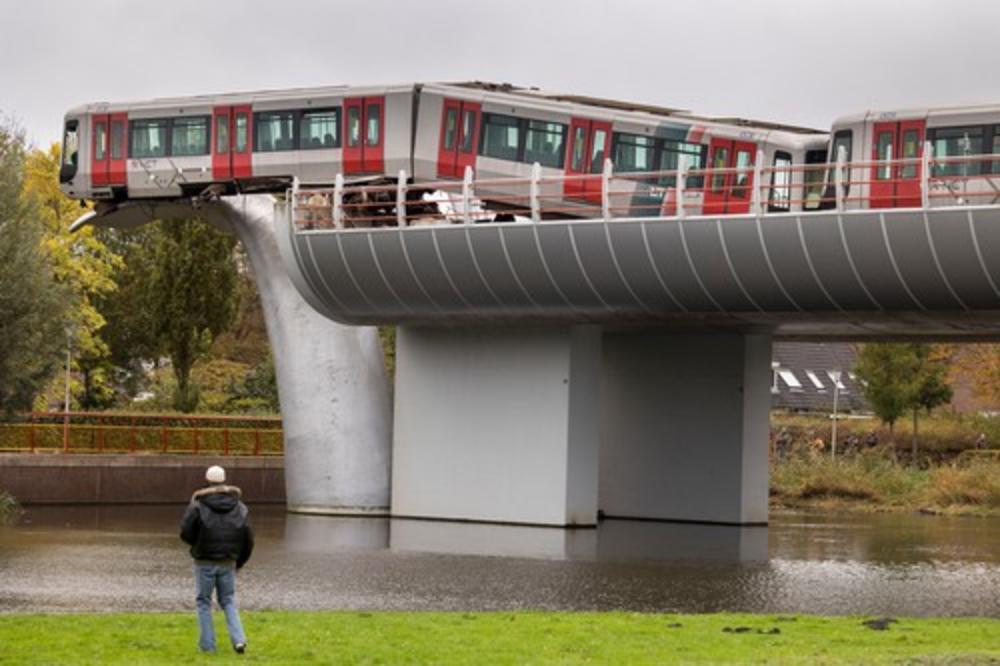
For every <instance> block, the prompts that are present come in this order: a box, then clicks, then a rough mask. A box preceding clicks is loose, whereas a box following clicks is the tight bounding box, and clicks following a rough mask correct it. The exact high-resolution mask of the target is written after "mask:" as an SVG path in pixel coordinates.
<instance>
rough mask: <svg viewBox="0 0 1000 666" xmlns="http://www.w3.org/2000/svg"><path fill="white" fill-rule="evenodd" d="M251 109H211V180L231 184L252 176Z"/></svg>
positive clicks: (231, 107) (247, 107) (223, 107)
mask: <svg viewBox="0 0 1000 666" xmlns="http://www.w3.org/2000/svg"><path fill="white" fill-rule="evenodd" d="M252 132H253V130H252V128H251V123H250V106H249V105H245V106H217V107H215V108H214V109H212V180H234V179H236V178H249V177H250V176H252V175H253V162H252V155H251V147H250V146H251V144H252V142H253V138H252Z"/></svg>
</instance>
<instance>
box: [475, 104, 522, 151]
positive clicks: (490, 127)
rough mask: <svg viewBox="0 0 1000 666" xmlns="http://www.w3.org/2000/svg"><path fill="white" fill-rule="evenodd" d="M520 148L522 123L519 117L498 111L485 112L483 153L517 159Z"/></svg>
mask: <svg viewBox="0 0 1000 666" xmlns="http://www.w3.org/2000/svg"><path fill="white" fill-rule="evenodd" d="M520 148H521V124H520V123H519V122H518V120H517V118H512V117H511V116H501V115H499V114H496V113H486V114H483V139H482V144H481V149H480V153H481V154H482V155H484V156H486V157H495V158H497V159H501V160H514V161H517V159H518V153H519V152H520Z"/></svg>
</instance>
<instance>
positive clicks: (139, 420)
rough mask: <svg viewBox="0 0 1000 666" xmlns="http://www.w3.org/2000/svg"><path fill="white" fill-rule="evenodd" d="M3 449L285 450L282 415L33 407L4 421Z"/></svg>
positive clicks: (225, 452)
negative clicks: (71, 410) (94, 410)
mask: <svg viewBox="0 0 1000 666" xmlns="http://www.w3.org/2000/svg"><path fill="white" fill-rule="evenodd" d="M0 452H31V453H38V452H63V453H128V454H152V453H157V454H187V455H213V456H218V455H221V456H235V455H257V456H266V455H282V453H283V439H282V428H281V418H280V417H273V416H207V415H192V416H184V415H161V414H131V413H121V412H69V413H66V412H30V413H27V414H17V415H14V416H13V417H8V418H6V419H4V420H2V421H0Z"/></svg>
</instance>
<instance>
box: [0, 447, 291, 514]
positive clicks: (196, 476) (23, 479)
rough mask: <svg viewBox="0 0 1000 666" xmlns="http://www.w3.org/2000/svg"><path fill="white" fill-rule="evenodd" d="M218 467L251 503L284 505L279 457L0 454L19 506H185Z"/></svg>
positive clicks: (2, 477) (2, 482) (0, 469)
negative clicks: (211, 469)
mask: <svg viewBox="0 0 1000 666" xmlns="http://www.w3.org/2000/svg"><path fill="white" fill-rule="evenodd" d="M209 465H222V466H223V467H224V468H225V469H226V473H227V481H228V482H229V483H230V484H232V485H235V486H239V487H240V488H241V489H242V490H243V497H244V499H245V500H246V501H248V502H251V503H254V504H263V503H271V502H274V503H284V501H285V473H284V467H283V460H282V459H281V458H280V457H266V458H265V457H256V458H250V457H225V458H216V457H212V456H138V455H73V454H30V453H25V454H20V453H5V454H0V490H6V491H8V492H10V493H11V494H12V495H13V496H14V497H15V498H17V500H18V501H19V502H21V503H22V504H63V503H68V504H91V503H93V504H143V503H171V504H176V503H183V502H187V501H188V500H189V499H190V498H191V492H192V491H193V490H195V489H196V488H200V487H202V486H204V485H205V480H204V479H205V469H206V468H207V467H208V466H209Z"/></svg>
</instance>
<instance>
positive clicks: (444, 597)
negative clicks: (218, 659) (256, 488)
mask: <svg viewBox="0 0 1000 666" xmlns="http://www.w3.org/2000/svg"><path fill="white" fill-rule="evenodd" d="M251 510H252V516H253V523H254V528H255V531H256V534H257V548H256V550H255V552H254V557H253V559H252V560H251V562H250V564H249V565H248V566H247V567H246V568H245V569H244V570H243V571H242V572H241V575H240V595H241V598H242V599H241V602H242V604H243V606H244V607H246V608H250V609H252V608H295V609H319V608H356V609H362V608H364V609H439V610H506V609H519V608H544V609H566V610H569V609H593V610H611V609H623V610H634V611H692V612H709V611H722V610H728V611H752V612H765V613H800V612H809V613H856V614H892V615H985V616H993V617H997V616H1000V520H998V519H995V518H991V519H961V518H939V517H927V516H900V515H894V516H854V517H843V516H836V517H824V516H814V515H784V516H776V517H775V518H774V519H773V521H772V523H771V526H770V527H769V528H735V527H713V526H704V525H681V524H666V523H652V522H634V521H605V522H603V523H601V525H600V526H599V527H598V528H597V529H579V530H562V529H550V528H531V527H509V526H497V525H479V524H457V523H445V522H431V521H420V520H404V519H393V520H389V519H385V518H335V517H326V516H307V515H294V514H286V513H285V512H284V510H283V509H282V508H281V507H275V506H257V507H251ZM182 511H183V507H182V506H172V507H169V506H168V507H163V506H137V507H111V506H103V507H29V508H28V510H27V513H26V515H25V517H24V520H23V521H22V522H21V523H20V524H19V525H17V526H14V527H0V612H12V611H54V610H81V611H86V610H106V609H116V610H137V611H143V610H151V609H152V610H183V609H190V608H191V607H192V605H193V599H191V582H190V567H191V562H190V558H189V557H188V555H187V552H186V549H185V547H184V546H183V545H182V544H181V543H180V541H179V539H178V538H177V532H178V523H179V520H180V516H181V513H182Z"/></svg>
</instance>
